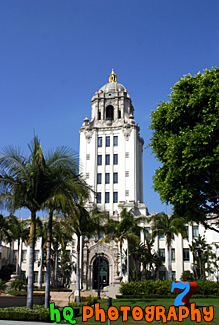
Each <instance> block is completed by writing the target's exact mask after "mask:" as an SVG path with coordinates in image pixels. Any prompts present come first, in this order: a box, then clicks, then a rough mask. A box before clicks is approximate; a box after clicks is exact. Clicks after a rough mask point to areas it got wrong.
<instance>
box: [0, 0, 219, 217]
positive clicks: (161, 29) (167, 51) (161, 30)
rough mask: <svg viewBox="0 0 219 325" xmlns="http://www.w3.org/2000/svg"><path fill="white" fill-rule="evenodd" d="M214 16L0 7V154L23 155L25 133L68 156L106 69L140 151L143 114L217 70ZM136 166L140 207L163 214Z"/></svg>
mask: <svg viewBox="0 0 219 325" xmlns="http://www.w3.org/2000/svg"><path fill="white" fill-rule="evenodd" d="M218 13H219V1H217V0H206V1H203V0H189V1H188V0H177V1H174V0H171V1H170V0H165V1H164V0H136V1H134V0H133V1H130V0H123V1H120V0H116V1H115V0H110V1H106V0H86V1H84V0H25V1H24V0H19V1H18V0H10V1H9V0H1V2H0V62H1V64H0V109H1V138H0V149H2V148H3V147H4V146H7V145H15V146H20V147H21V148H23V149H24V150H25V151H27V143H28V142H30V140H31V139H32V137H33V132H34V130H35V133H36V134H37V135H39V137H40V139H41V142H42V147H43V150H47V149H49V148H51V147H53V148H55V147H57V146H60V145H66V146H69V147H72V148H73V149H74V150H75V151H77V152H78V150H79V128H80V126H81V124H82V122H83V119H84V118H85V116H86V115H87V116H88V117H89V118H90V108H91V106H90V100H91V98H92V96H93V94H94V93H95V92H96V91H97V90H98V89H99V88H100V87H101V86H102V85H104V84H105V83H106V82H107V81H108V75H109V73H110V72H111V69H112V68H114V70H115V72H116V73H117V75H118V82H120V83H122V84H124V86H125V87H126V89H127V90H128V92H129V94H130V96H131V98H132V102H133V105H134V108H135V120H136V122H137V123H139V124H140V126H141V136H142V137H143V138H144V140H145V145H147V144H148V143H149V139H150V136H151V131H150V130H148V126H149V125H150V113H151V110H155V109H156V107H157V104H158V103H159V102H160V101H162V100H163V101H166V100H168V95H169V94H170V92H171V90H170V89H171V87H172V86H173V85H174V84H175V83H176V82H177V81H178V80H179V78H180V77H182V76H183V75H185V74H187V73H191V74H192V75H194V74H196V73H197V72H198V71H203V69H205V68H208V69H210V68H211V67H212V66H218V59H219V34H218V31H219V16H218ZM143 166H144V202H145V204H146V205H147V206H148V208H149V211H150V212H152V211H153V210H155V211H157V212H160V211H162V210H164V211H165V210H166V208H165V205H162V204H161V202H160V200H159V195H158V194H157V193H155V192H154V191H153V189H152V185H153V183H152V176H153V174H154V170H155V169H156V168H157V166H158V162H157V161H156V160H155V158H154V157H153V156H152V155H151V152H150V149H145V150H144V161H143ZM167 212H170V209H169V208H167Z"/></svg>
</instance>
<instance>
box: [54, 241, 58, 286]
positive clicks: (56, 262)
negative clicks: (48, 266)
mask: <svg viewBox="0 0 219 325" xmlns="http://www.w3.org/2000/svg"><path fill="white" fill-rule="evenodd" d="M57 273H58V247H57V249H56V255H55V271H54V288H57Z"/></svg>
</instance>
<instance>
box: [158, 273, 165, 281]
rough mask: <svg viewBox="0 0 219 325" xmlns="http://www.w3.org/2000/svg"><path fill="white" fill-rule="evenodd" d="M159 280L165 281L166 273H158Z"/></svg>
mask: <svg viewBox="0 0 219 325" xmlns="http://www.w3.org/2000/svg"><path fill="white" fill-rule="evenodd" d="M159 279H160V280H161V281H164V280H166V271H159Z"/></svg>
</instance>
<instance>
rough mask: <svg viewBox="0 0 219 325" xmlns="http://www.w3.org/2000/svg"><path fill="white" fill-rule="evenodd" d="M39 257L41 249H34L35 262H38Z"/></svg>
mask: <svg viewBox="0 0 219 325" xmlns="http://www.w3.org/2000/svg"><path fill="white" fill-rule="evenodd" d="M39 258H40V251H38V250H35V251H34V262H38V260H39Z"/></svg>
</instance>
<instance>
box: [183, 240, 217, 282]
mask: <svg viewBox="0 0 219 325" xmlns="http://www.w3.org/2000/svg"><path fill="white" fill-rule="evenodd" d="M189 249H190V251H191V252H192V255H193V273H194V277H195V279H196V280H200V279H206V273H207V274H213V273H214V272H215V271H216V270H217V269H218V260H219V258H218V257H217V256H216V254H215V253H214V251H213V249H212V246H211V245H209V244H207V242H206V239H205V236H203V237H202V236H201V235H200V234H199V235H198V238H196V239H194V240H193V241H192V244H191V245H189Z"/></svg>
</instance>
